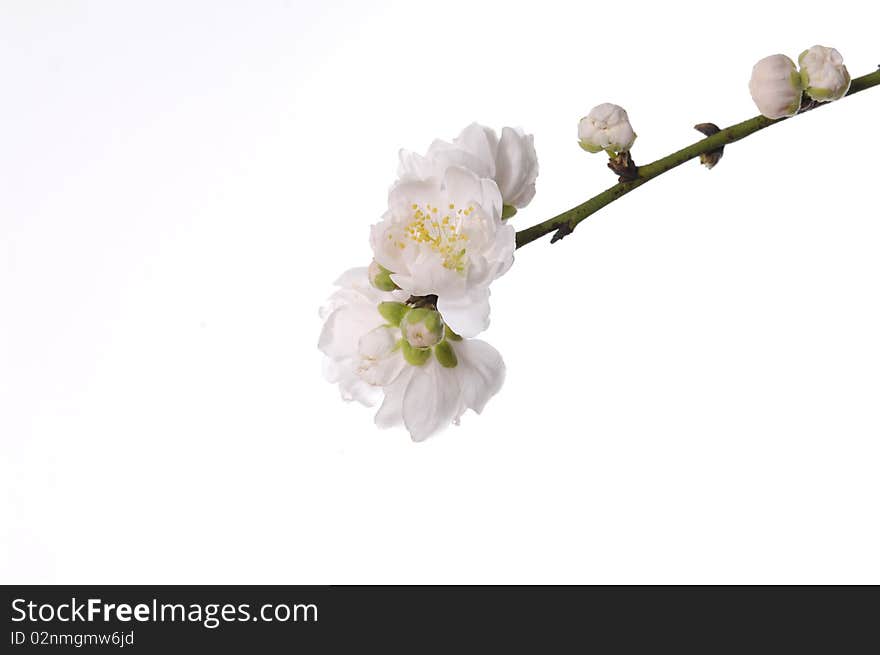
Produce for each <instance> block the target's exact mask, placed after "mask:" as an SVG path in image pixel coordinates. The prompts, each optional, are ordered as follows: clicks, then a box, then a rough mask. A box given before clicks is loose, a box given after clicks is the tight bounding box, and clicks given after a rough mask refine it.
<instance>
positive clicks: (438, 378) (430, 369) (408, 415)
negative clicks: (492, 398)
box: [403, 359, 460, 441]
mask: <svg viewBox="0 0 880 655" xmlns="http://www.w3.org/2000/svg"><path fill="white" fill-rule="evenodd" d="M459 402H460V395H459V388H458V379H457V378H456V376H455V373H454V372H453V370H452V369H448V368H445V367H443V366H440V364H438V363H437V361H436V360H434V359H431V360H429V361H428V363H427V364H425V365H424V366H421V367H419V368H418V369H417V370H415V372H414V373H413V376H412V380H410V383H409V385H408V386H407V388H406V393H405V394H404V397H403V423H404V425H406V429H407V430H409V434H410V436H411V437H412V439H413V441H424V440H425V439H427V438H428V437H430V436H431V435H432V434H434V433H435V432H437V431H439V430H442V429H443V428H445V427H446V426H448V425H449V424H450V423H451V422H452V421H453V419H455V418H456V416H457V415H458V408H459Z"/></svg>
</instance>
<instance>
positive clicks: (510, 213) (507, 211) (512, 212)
mask: <svg viewBox="0 0 880 655" xmlns="http://www.w3.org/2000/svg"><path fill="white" fill-rule="evenodd" d="M514 216H516V207H514V206H513V205H503V206H502V207H501V220H502V221H506V220H507V219H508V218H513V217H514Z"/></svg>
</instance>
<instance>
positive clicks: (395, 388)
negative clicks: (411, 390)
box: [375, 366, 415, 428]
mask: <svg viewBox="0 0 880 655" xmlns="http://www.w3.org/2000/svg"><path fill="white" fill-rule="evenodd" d="M414 369H415V367H414V366H407V367H405V368H404V369H403V371H401V373H400V375H398V376H397V379H395V380H394V382H392V383H391V384H390V385H388V386H387V387H385V400H384V401H383V402H382V406H381V407H379V411H378V412H376V418H375V422H376V426H377V427H380V428H392V427H394V426H395V425H400V424H401V423H402V422H403V396H404V394H405V393H406V388H407V387H408V386H409V383H410V380H411V379H412V376H413V372H414Z"/></svg>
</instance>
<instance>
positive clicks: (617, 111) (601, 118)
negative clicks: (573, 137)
mask: <svg viewBox="0 0 880 655" xmlns="http://www.w3.org/2000/svg"><path fill="white" fill-rule="evenodd" d="M635 140H636V133H635V132H634V131H633V128H632V125H630V122H629V116H627V113H626V110H625V109H624V108H623V107H620V106H618V105H613V104H611V103H610V102H605V103H602V104H601V105H597V106H595V107H593V108H592V109H591V110H590V113H589V114H587V115H586V116H584V117H583V118H582V119H581V120H580V122H579V123H578V141H579V143H580V145H581V148H583V149H584V150H586V151H587V152H601V151H602V150H605V151H606V152H608V154H610V155H617V154H619V153H621V152H626V151H628V150H629V149H630V148H632V145H633V143H635Z"/></svg>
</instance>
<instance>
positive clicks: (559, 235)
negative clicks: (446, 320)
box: [550, 223, 573, 243]
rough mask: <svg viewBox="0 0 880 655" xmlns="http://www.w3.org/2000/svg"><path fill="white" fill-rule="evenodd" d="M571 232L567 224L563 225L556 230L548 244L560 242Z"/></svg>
mask: <svg viewBox="0 0 880 655" xmlns="http://www.w3.org/2000/svg"><path fill="white" fill-rule="evenodd" d="M572 232H573V228H572V227H571V225H570V224H568V223H563V224H562V225H560V226H559V228H558V229H557V230H556V234H554V235H553V236H552V237H551V238H550V243H556V242H557V241H562V240H563V239H564V238H565V237H567V236H568V235H569V234H571V233H572Z"/></svg>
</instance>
